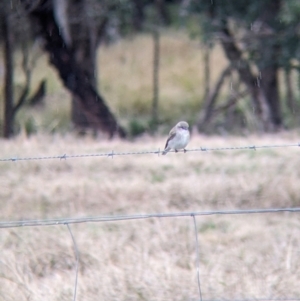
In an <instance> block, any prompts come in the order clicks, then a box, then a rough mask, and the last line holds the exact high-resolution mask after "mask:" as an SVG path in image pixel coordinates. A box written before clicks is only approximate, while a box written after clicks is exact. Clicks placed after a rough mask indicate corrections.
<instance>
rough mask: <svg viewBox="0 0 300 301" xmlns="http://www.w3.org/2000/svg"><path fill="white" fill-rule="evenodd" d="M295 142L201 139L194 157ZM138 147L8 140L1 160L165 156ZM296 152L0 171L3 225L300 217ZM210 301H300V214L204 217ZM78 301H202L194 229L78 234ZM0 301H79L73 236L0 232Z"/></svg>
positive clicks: (61, 139) (59, 231)
mask: <svg viewBox="0 0 300 301" xmlns="http://www.w3.org/2000/svg"><path fill="white" fill-rule="evenodd" d="M298 141H299V139H298V133H279V134H277V135H268V136H261V137H259V136H249V137H246V138H241V137H240V138H237V137H223V138H222V137H213V136H210V137H206V136H197V135H193V137H192V140H191V142H190V145H189V148H196V147H201V146H202V147H213V146H216V147H222V146H238V145H244V146H245V145H253V144H254V145H260V144H283V143H297V142H298ZM164 142H165V141H164V138H150V137H142V138H139V139H137V140H135V141H134V142H125V141H119V140H112V141H99V140H98V141H97V140H94V139H92V138H90V137H88V136H87V137H84V138H80V139H79V138H77V137H75V136H73V135H71V134H68V135H64V136H62V135H42V134H37V135H34V136H32V137H30V138H27V137H26V136H24V135H19V136H18V137H17V138H16V139H14V140H11V141H4V140H2V141H1V149H0V157H1V158H7V157H8V158H11V157H29V156H47V155H62V154H68V155H71V154H89V153H97V152H110V151H112V150H114V151H115V152H119V151H120V152H122V151H140V150H157V149H158V148H160V149H161V148H163V146H164ZM299 170H300V156H299V149H298V148H284V149H265V150H257V151H254V150H245V151H227V152H226V151H218V152H200V153H194V152H190V153H186V154H183V153H178V154H173V153H171V154H168V155H167V156H157V155H140V156H128V157H121V156H119V157H114V158H113V159H112V158H100V157H99V158H98V157H95V158H82V159H67V160H45V161H18V162H2V163H0V183H1V189H0V202H1V210H0V220H1V221H11V220H20V219H24V220H28V219H49V218H65V217H85V216H99V215H111V214H114V215H116V214H138V213H158V212H161V213H163V212H183V211H202V210H219V209H242V208H244V209H245V208H270V207H297V206H299V204H300V197H299V177H300V174H299ZM197 226H198V236H199V247H200V254H199V255H200V279H201V287H202V294H203V298H204V299H230V298H237V299H242V298H247V299H251V298H260V297H261V298H266V299H268V298H269V299H270V298H272V297H273V298H275V297H277V298H288V297H290V298H299V296H300V288H299V278H300V263H299V260H298V259H299V249H300V236H299V231H300V219H299V216H298V214H291V213H290V214H288V213H286V214H264V215H251V216H250V215H249V216H247V215H244V216H238V215H234V216H210V217H209V216H207V217H198V218H197ZM71 229H72V231H73V234H74V236H75V239H76V242H77V245H78V248H79V252H80V267H79V278H78V299H77V300H118V301H122V300H124V301H125V300H196V299H197V298H198V290H197V278H196V264H195V262H196V253H195V237H194V232H193V221H192V218H190V217H189V218H173V219H172V218H166V219H157V218H153V219H147V220H137V221H126V222H124V221H123V222H109V223H108V222H107V223H87V224H77V225H71ZM0 231H1V235H0V250H1V257H0V299H1V300H33V301H35V300H72V294H73V288H74V277H75V257H74V251H73V246H72V239H71V237H70V235H69V233H68V229H67V227H66V226H51V227H50V226H48V227H27V228H12V229H1V230H0Z"/></svg>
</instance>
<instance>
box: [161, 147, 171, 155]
mask: <svg viewBox="0 0 300 301" xmlns="http://www.w3.org/2000/svg"><path fill="white" fill-rule="evenodd" d="M169 150H170V148H168V147H166V148H165V150H164V151H163V152H162V155H163V156H164V155H166V154H167V152H168V151H169Z"/></svg>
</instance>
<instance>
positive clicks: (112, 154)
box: [0, 143, 300, 162]
mask: <svg viewBox="0 0 300 301" xmlns="http://www.w3.org/2000/svg"><path fill="white" fill-rule="evenodd" d="M287 147H300V143H290V144H273V145H250V146H225V147H203V146H202V147H200V148H194V149H186V150H180V151H178V152H184V153H187V152H212V151H236V150H258V149H267V148H287ZM172 152H173V153H175V151H170V153H172ZM161 153H162V151H161V150H160V149H159V150H158V151H157V150H154V151H136V152H134V151H133V152H114V151H111V152H109V153H98V154H74V155H67V154H64V155H57V156H36V157H10V158H0V162H16V161H37V160H52V159H60V160H62V159H78V158H91V157H111V158H114V157H115V156H134V155H150V154H154V155H160V154H161Z"/></svg>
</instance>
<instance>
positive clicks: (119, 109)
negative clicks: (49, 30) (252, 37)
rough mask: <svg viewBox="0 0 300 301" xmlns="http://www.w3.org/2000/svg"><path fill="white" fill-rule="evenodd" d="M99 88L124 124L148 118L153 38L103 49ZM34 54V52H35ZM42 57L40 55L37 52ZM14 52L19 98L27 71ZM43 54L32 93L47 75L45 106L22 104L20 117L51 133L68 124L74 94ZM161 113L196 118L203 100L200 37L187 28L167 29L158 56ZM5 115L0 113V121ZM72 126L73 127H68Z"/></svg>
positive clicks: (170, 119)
mask: <svg viewBox="0 0 300 301" xmlns="http://www.w3.org/2000/svg"><path fill="white" fill-rule="evenodd" d="M98 53H99V57H98V71H99V81H98V86H99V91H100V93H101V94H102V95H103V96H104V99H105V100H106V102H107V104H108V105H109V106H110V108H111V110H112V111H113V112H114V113H115V114H116V116H117V117H118V119H119V120H120V121H121V122H122V124H123V125H124V126H125V127H126V126H127V125H128V122H129V121H130V120H132V119H135V118H138V119H140V120H141V119H142V120H143V121H144V120H145V119H147V120H149V119H150V115H151V103H152V98H153V80H152V77H153V74H152V72H153V71H152V70H153V39H152V35H151V34H150V33H149V34H141V35H137V36H135V37H132V38H127V39H123V40H120V41H119V42H117V43H115V44H112V45H109V46H104V45H103V46H102V47H100V49H99V52H98ZM33 55H35V53H34V54H33ZM36 56H38V55H36ZM20 58H21V57H20V54H18V53H17V54H16V70H15V96H16V98H17V97H18V95H19V94H20V93H21V87H22V85H23V82H24V74H23V71H22V69H21V66H20ZM48 60H49V59H48V55H46V54H43V55H42V56H41V57H40V58H39V60H38V61H37V66H36V69H35V70H34V72H33V80H32V81H33V83H32V91H31V93H33V92H34V90H35V89H36V88H37V85H38V83H39V81H40V80H41V79H42V78H46V79H47V96H46V100H45V103H46V105H45V107H44V108H43V109H35V110H33V109H32V108H29V109H28V108H24V109H23V110H21V111H20V112H19V113H18V115H17V123H18V126H19V127H20V128H21V129H23V128H28V127H29V131H30V130H31V129H30V128H33V130H35V129H36V130H43V131H46V132H48V133H50V132H53V131H55V132H57V131H65V130H66V129H69V128H70V125H69V120H70V104H71V101H70V100H71V97H70V94H69V93H68V92H67V91H66V90H65V89H63V86H62V83H61V81H60V79H59V77H58V75H57V71H56V70H54V68H52V67H51V66H50V65H49V64H48ZM211 60H212V63H213V66H214V67H213V68H212V82H215V81H216V78H217V77H218V76H219V74H220V72H221V71H222V68H223V67H224V66H225V64H226V63H227V61H226V59H225V58H224V55H223V52H222V50H221V49H220V47H215V48H214V50H212V57H211ZM160 61H161V62H160V80H159V82H160V91H159V93H160V101H159V115H160V116H159V117H160V119H161V120H162V121H164V122H165V123H174V122H175V120H177V119H184V118H187V119H189V120H195V118H196V116H197V114H198V112H199V109H200V106H201V103H202V101H203V99H202V98H203V94H204V88H203V76H204V67H203V52H202V51H201V45H200V42H199V41H196V40H195V41H192V40H190V39H189V38H188V36H187V34H185V33H183V32H174V31H163V32H162V34H161V57H160ZM2 64H3V63H2V62H0V80H1V82H0V105H1V104H2V101H3V95H1V93H2V91H3V86H2V83H3V80H4V73H1V70H2V69H3V68H4V67H3V66H2ZM2 118H3V116H0V124H1V120H2ZM68 125H69V126H68Z"/></svg>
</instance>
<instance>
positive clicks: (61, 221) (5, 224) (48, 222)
mask: <svg viewBox="0 0 300 301" xmlns="http://www.w3.org/2000/svg"><path fill="white" fill-rule="evenodd" d="M283 212H290V213H297V212H300V207H295V208H269V209H245V210H212V211H191V212H171V213H150V214H133V215H110V216H94V217H78V218H58V219H42V220H19V221H2V222H0V228H17V227H33V226H54V225H65V224H79V223H95V222H115V221H126V220H139V219H150V218H175V217H190V216H207V215H245V214H265V213H283Z"/></svg>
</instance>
